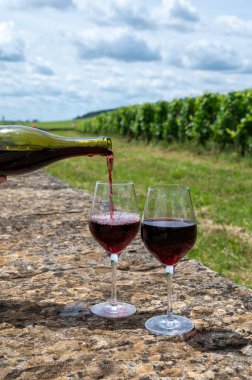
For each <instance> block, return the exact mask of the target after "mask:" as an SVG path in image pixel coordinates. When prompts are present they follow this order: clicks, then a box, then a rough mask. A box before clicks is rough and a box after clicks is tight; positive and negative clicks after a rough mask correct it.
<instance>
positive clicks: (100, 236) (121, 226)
mask: <svg viewBox="0 0 252 380" xmlns="http://www.w3.org/2000/svg"><path fill="white" fill-rule="evenodd" d="M139 225H140V218H139V215H138V214H135V213H128V212H118V211H114V212H113V218H112V219H111V217H110V213H106V214H100V215H93V216H92V217H91V219H90V220H89V229H90V232H91V234H92V235H93V237H94V238H95V240H96V241H97V242H98V243H99V244H100V245H101V246H102V247H103V248H104V249H105V250H106V251H107V252H108V254H112V253H117V254H120V253H121V251H122V250H123V249H124V248H126V247H127V245H128V244H129V243H130V242H131V240H132V239H133V238H134V237H135V236H136V234H137V232H138V230H139Z"/></svg>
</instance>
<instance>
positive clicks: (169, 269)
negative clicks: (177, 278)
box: [165, 265, 174, 321]
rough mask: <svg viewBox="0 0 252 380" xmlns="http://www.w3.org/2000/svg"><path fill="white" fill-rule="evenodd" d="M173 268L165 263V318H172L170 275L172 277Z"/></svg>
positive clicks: (169, 319) (170, 319)
mask: <svg viewBox="0 0 252 380" xmlns="http://www.w3.org/2000/svg"><path fill="white" fill-rule="evenodd" d="M173 271H174V268H173V266H172V265H167V266H166V267H165V277H166V281H167V314H166V317H167V320H168V321H172V320H173V311H172V277H173Z"/></svg>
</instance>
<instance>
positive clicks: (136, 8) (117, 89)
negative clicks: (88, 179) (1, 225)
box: [0, 0, 252, 121]
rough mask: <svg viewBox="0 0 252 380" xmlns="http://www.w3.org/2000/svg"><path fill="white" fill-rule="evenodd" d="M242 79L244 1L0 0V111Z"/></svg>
mask: <svg viewBox="0 0 252 380" xmlns="http://www.w3.org/2000/svg"><path fill="white" fill-rule="evenodd" d="M251 87H252V1H251V0H239V1H237V0H219V1H217V0H211V1H209V2H206V1H203V0H113V1H112V0H100V1H98V0H92V1H90V0H0V100H1V101H0V118H1V117H2V116H4V117H5V119H7V120H8V119H9V120H17V119H21V120H33V119H39V120H44V121H46V120H65V119H71V118H74V117H76V116H77V115H83V114H84V113H86V112H90V111H95V110H100V109H106V108H115V107H119V106H122V105H130V104H139V103H143V102H156V101H158V100H162V99H165V100H171V99H173V98H175V97H185V96H196V95H200V94H202V93H203V92H206V91H211V92H229V91H233V90H243V89H245V88H251Z"/></svg>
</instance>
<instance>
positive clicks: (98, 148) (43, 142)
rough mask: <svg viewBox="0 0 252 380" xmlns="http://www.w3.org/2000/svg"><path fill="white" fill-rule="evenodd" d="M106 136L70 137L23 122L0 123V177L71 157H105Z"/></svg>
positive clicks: (108, 143)
mask: <svg viewBox="0 0 252 380" xmlns="http://www.w3.org/2000/svg"><path fill="white" fill-rule="evenodd" d="M111 149H112V142H111V139H110V138H109V137H94V138H71V137H63V136H59V135H54V134H52V133H48V132H45V131H43V130H40V129H37V128H31V127H26V126H23V125H2V126H0V176H9V175H13V174H23V173H27V172H31V171H33V170H37V169H39V168H42V167H44V166H46V165H49V164H51V163H53V162H55V161H58V160H62V159H65V158H68V157H74V156H94V155H100V156H109V155H111V154H112V150H111Z"/></svg>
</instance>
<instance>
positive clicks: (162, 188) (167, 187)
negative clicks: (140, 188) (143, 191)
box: [148, 184, 190, 191]
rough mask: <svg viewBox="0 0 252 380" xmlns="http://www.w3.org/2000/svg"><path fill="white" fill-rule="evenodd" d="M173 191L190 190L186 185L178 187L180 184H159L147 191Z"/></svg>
mask: <svg viewBox="0 0 252 380" xmlns="http://www.w3.org/2000/svg"><path fill="white" fill-rule="evenodd" d="M175 190H180V191H185V190H190V188H189V186H187V185H180V184H170V185H169V184H163V185H162V184H161V185H156V186H149V187H148V191H175Z"/></svg>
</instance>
